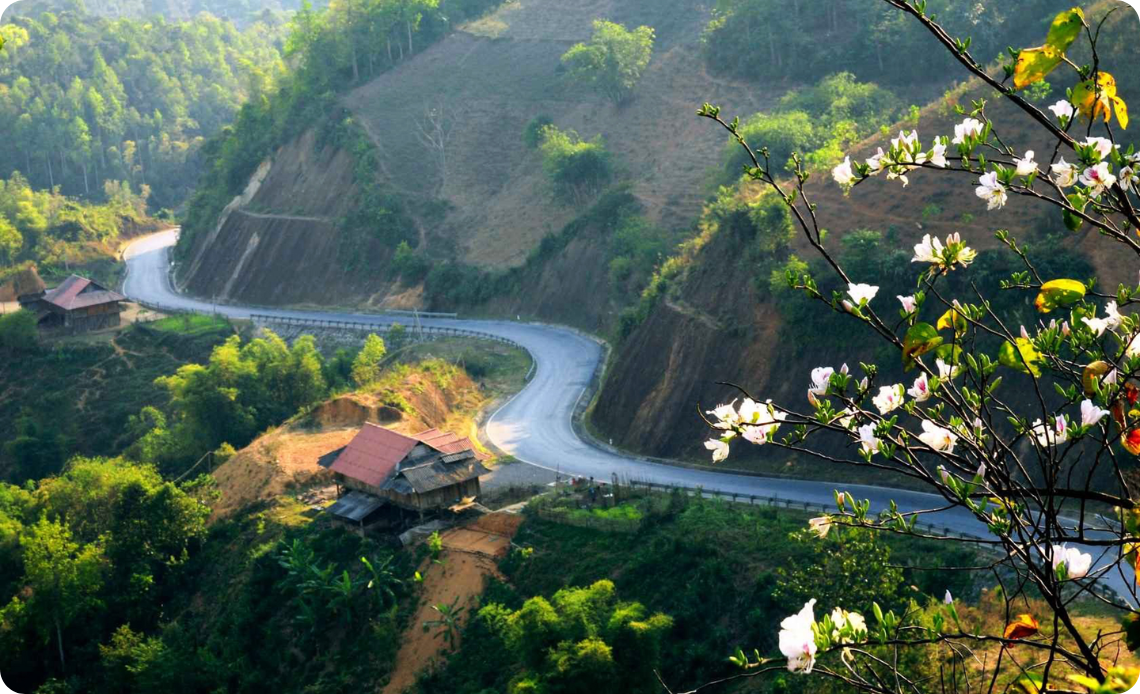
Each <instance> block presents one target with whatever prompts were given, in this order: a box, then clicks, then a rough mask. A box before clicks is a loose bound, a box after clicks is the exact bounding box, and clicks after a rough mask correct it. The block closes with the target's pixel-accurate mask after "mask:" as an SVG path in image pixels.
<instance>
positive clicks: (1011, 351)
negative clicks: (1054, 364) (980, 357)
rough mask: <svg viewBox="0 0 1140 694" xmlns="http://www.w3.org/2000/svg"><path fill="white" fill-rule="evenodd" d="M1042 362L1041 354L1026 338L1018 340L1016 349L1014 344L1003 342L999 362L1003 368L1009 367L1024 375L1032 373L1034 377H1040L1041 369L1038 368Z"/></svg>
mask: <svg viewBox="0 0 1140 694" xmlns="http://www.w3.org/2000/svg"><path fill="white" fill-rule="evenodd" d="M1040 361H1041V353H1040V352H1038V351H1037V348H1036V347H1034V346H1033V342H1031V341H1030V340H1026V339H1025V338H1024V337H1019V338H1017V346H1016V347H1015V346H1014V344H1013V343H1012V342H1003V343H1002V346H1001V351H999V352H998V362H1000V363H1001V365H1002V366H1007V367H1009V368H1011V369H1013V370H1014V371H1020V372H1021V373H1023V374H1029V373H1031V374H1033V375H1034V376H1040V375H1041V367H1040V366H1038V363H1039V362H1040Z"/></svg>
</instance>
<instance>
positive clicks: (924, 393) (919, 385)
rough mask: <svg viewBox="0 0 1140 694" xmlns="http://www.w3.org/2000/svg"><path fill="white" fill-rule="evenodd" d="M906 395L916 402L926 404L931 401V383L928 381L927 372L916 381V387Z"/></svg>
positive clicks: (912, 387) (921, 374)
mask: <svg viewBox="0 0 1140 694" xmlns="http://www.w3.org/2000/svg"><path fill="white" fill-rule="evenodd" d="M906 393H907V395H909V396H911V397H912V398H914V401H915V402H926V401H927V400H929V399H930V383H929V382H928V381H927V380H926V373H925V372H923V373H920V374H919V375H918V378H916V379H914V385H913V386H911V388H910V390H908V391H907V392H906Z"/></svg>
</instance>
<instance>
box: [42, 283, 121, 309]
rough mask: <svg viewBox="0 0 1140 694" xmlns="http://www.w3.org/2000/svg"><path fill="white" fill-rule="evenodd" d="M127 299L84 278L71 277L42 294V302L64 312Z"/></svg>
mask: <svg viewBox="0 0 1140 694" xmlns="http://www.w3.org/2000/svg"><path fill="white" fill-rule="evenodd" d="M126 298H127V297H125V296H123V295H122V294H119V293H117V292H113V291H111V290H109V289H107V288H105V287H103V286H102V285H99V284H96V283H95V282H92V281H91V280H89V279H87V278H86V277H80V276H78V275H72V276H71V277H68V278H67V279H65V280H64V281H63V282H62V283H61V284H60V285H59V286H58V287H56V288H55V289H52V290H50V291H48V292H47V293H45V294H44V296H43V301H46V302H47V303H49V304H52V305H53V306H58V307H59V308H62V309H63V310H65V311H74V310H75V309H79V308H87V307H88V306H98V305H99V304H111V303H115V302H117V301H125V300H126Z"/></svg>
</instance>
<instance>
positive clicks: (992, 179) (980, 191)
mask: <svg viewBox="0 0 1140 694" xmlns="http://www.w3.org/2000/svg"><path fill="white" fill-rule="evenodd" d="M978 183H979V185H978V187H977V188H975V189H974V193H975V194H976V195H977V196H978V197H979V198H981V199H982V200H985V201H986V209H987V210H1000V209H1001V208H1003V207H1005V203H1006V201H1007V200H1008V199H1009V193H1008V191H1007V190H1006V187H1005V186H1004V185H1002V184H1001V183H1000V182H999V181H998V177H997V172H996V171H991V172H989V173H988V174H986V175H985V176H982V177H981V179H980V180H979V181H978Z"/></svg>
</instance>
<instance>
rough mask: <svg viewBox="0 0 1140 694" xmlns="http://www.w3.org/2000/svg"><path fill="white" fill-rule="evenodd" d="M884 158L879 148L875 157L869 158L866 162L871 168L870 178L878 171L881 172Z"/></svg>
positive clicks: (884, 155)
mask: <svg viewBox="0 0 1140 694" xmlns="http://www.w3.org/2000/svg"><path fill="white" fill-rule="evenodd" d="M886 156H887V155H886V154H883V148H882V147H880V148H879V151H878V152H877V153H876V154H875V155H873V156H871V157H869V158H868V159H867V160H866V163H867V166H869V167H870V168H871V171H870V174H871V175H872V176H875V175H877V174H878V173H879V172H880V171H882V170H883V159H884V158H885V157H886Z"/></svg>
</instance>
